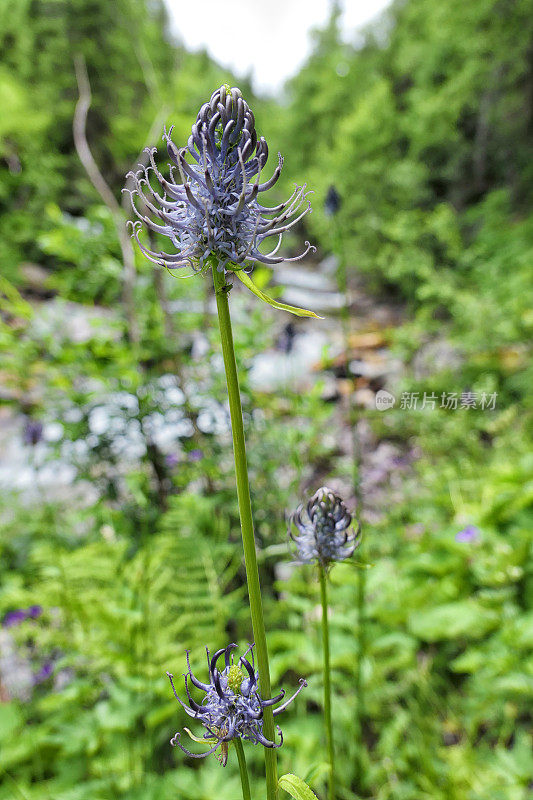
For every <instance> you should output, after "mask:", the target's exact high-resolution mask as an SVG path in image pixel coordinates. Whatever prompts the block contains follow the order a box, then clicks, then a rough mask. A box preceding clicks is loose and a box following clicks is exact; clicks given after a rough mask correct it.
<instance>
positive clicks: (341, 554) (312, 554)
mask: <svg viewBox="0 0 533 800" xmlns="http://www.w3.org/2000/svg"><path fill="white" fill-rule="evenodd" d="M293 526H294V527H295V528H296V529H297V531H298V532H297V533H294V530H293ZM351 526H352V515H351V514H349V513H348V510H347V509H346V506H345V505H344V502H343V501H342V500H341V498H340V497H339V496H338V495H336V494H334V493H333V492H332V491H331V490H330V489H328V488H326V487H325V486H323V487H322V488H321V489H319V490H318V491H317V492H316V494H314V495H313V497H312V498H311V499H310V500H309V502H308V503H307V505H306V506H305V507H304V506H303V505H300V506H298V508H297V509H296V511H295V512H294V513H293V514H291V516H290V517H289V536H290V537H291V539H292V541H293V542H294V543H295V544H296V548H297V551H298V558H299V559H300V561H301V562H303V563H304V564H311V563H313V562H315V561H316V562H317V563H319V564H321V566H322V567H324V568H327V567H328V566H329V565H330V564H331V562H333V561H344V559H346V558H349V557H350V556H351V555H352V554H353V552H354V550H355V548H356V547H358V546H359V544H360V542H361V526H360V525H357V528H355V529H354V528H352V527H351Z"/></svg>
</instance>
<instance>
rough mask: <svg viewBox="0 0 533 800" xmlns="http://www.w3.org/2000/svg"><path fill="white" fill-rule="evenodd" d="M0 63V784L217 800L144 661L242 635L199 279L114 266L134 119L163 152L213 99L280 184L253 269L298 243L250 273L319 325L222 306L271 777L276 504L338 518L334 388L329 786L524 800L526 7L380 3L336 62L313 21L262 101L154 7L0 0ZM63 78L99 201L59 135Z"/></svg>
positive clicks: (285, 607) (532, 93)
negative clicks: (229, 328)
mask: <svg viewBox="0 0 533 800" xmlns="http://www.w3.org/2000/svg"><path fill="white" fill-rule="evenodd" d="M199 24H201V21H200V22H199ZM251 35H256V32H251ZM0 54H1V57H0V108H1V109H2V110H1V115H0V264H1V276H0V341H1V347H2V358H1V365H0V396H1V400H2V407H1V408H0V441H1V447H2V454H1V455H0V482H1V484H2V487H3V488H2V498H1V499H0V520H1V533H0V576H1V577H0V621H1V622H2V625H1V628H0V798H2V800H3V798H24V799H25V800H45V799H46V800H48V798H54V800H109V798H127V799H128V800H134V799H135V800H136V799H137V798H139V800H140V799H141V798H142V800H150V799H151V798H153V799H154V800H156V799H157V800H166V798H168V799H169V800H170V798H172V800H182V799H183V800H191V798H195V800H204V799H205V800H208V799H209V800H212V798H213V797H215V796H216V797H217V798H219V799H220V800H225V799H226V798H227V800H230V798H232V800H233V798H235V797H237V796H239V792H240V788H239V783H238V774H237V771H236V765H235V764H234V763H233V760H232V759H230V763H229V764H228V766H227V767H226V768H225V769H223V768H221V767H220V766H219V765H218V763H217V762H216V760H215V759H214V758H209V759H208V761H207V762H205V763H200V765H198V763H194V762H192V761H191V760H189V761H187V760H185V758H184V757H182V754H181V753H177V752H175V751H174V750H173V749H172V748H171V747H170V746H169V739H170V736H172V735H173V733H174V732H175V731H176V730H179V729H180V728H182V727H183V724H184V722H185V719H184V718H183V714H182V713H181V711H180V709H179V707H178V706H177V704H176V702H175V700H174V699H173V697H172V695H171V693H170V688H169V686H168V683H167V680H166V677H165V672H166V670H170V671H173V672H174V673H175V674H177V675H180V674H181V672H182V671H183V670H184V668H185V656H184V651H185V649H186V648H189V649H191V651H192V662H193V666H194V665H197V666H198V671H197V674H199V675H200V676H201V675H202V669H203V667H202V666H201V665H202V664H203V663H204V662H203V660H202V657H203V658H204V659H205V654H204V650H203V648H204V645H205V644H207V645H209V647H210V648H212V649H214V648H216V647H221V646H223V645H225V644H226V642H227V641H230V640H236V641H239V642H241V643H243V642H245V641H247V640H248V637H249V636H250V635H251V632H250V624H249V614H248V608H247V603H246V596H245V589H244V583H243V576H244V573H243V564H242V561H241V555H240V554H241V549H240V544H239V542H240V532H239V524H238V515H237V508H236V499H235V493H234V477H233V464H232V456H231V439H230V436H229V428H228V416H227V412H226V406H225V396H226V395H225V392H226V390H225V383H224V376H223V372H222V365H221V358H220V355H219V344H218V335H217V328H216V319H215V318H214V317H213V315H212V296H211V287H210V283H209V280H207V279H204V278H202V277H198V276H197V277H194V278H191V279H190V280H183V281H182V280H177V279H176V278H174V277H172V276H170V275H168V274H167V273H164V272H162V271H160V270H158V269H154V268H153V265H151V264H150V263H148V262H147V261H146V260H145V259H143V257H142V256H141V255H140V254H139V253H138V252H133V250H130V249H129V247H130V245H129V243H128V241H125V240H124V236H123V231H124V220H125V219H126V217H127V215H128V213H129V212H128V210H127V207H126V205H124V206H123V203H124V199H123V198H124V195H121V189H122V188H123V187H124V185H125V174H126V173H127V172H128V170H129V169H131V168H132V167H133V166H135V164H136V163H137V161H138V160H139V159H140V158H141V157H142V150H143V147H145V146H146V145H154V144H158V143H160V141H161V139H160V135H161V130H162V127H163V124H167V125H168V124H174V125H175V129H174V141H175V142H176V143H178V144H184V143H185V141H186V138H187V136H188V133H189V130H190V126H191V124H192V123H193V121H194V120H195V117H196V114H197V111H198V109H199V108H200V106H201V105H202V103H203V102H205V101H206V100H207V99H208V98H209V97H210V95H211V93H212V92H213V91H214V89H216V88H217V87H218V86H220V85H221V84H222V83H224V82H229V83H230V84H231V85H235V84H236V85H239V87H240V88H241V90H242V91H243V94H244V96H245V98H246V99H247V100H248V102H249V104H250V106H251V107H252V108H253V110H254V112H255V113H256V120H257V129H258V131H259V133H260V134H263V135H265V136H266V138H267V141H268V142H269V145H270V150H271V153H276V152H277V151H278V150H279V151H281V152H282V154H283V155H284V157H285V168H284V176H283V180H282V181H280V184H282V185H281V186H280V189H279V199H284V196H285V195H287V194H289V193H290V192H291V191H292V185H293V182H294V181H298V182H300V183H301V182H307V183H308V185H309V187H310V188H312V189H313V190H314V192H315V194H314V196H313V198H312V202H313V208H314V212H313V214H312V215H311V216H310V217H308V218H307V219H306V230H302V231H301V232H300V233H301V234H302V235H301V236H300V237H298V241H297V240H296V237H294V240H292V239H291V240H289V242H288V250H287V252H289V251H290V250H291V248H293V249H294V253H295V252H297V251H298V250H299V248H300V245H301V241H302V240H303V238H304V237H307V238H309V239H310V240H312V241H314V242H315V243H316V244H317V245H318V248H319V249H318V252H317V254H316V258H315V259H314V261H313V262H311V263H310V262H308V263H307V264H306V265H305V266H304V267H302V268H301V269H300V268H298V270H296V269H295V268H294V267H293V268H287V267H283V268H281V269H280V270H279V271H277V270H274V271H269V270H266V269H261V270H257V271H256V272H255V275H256V279H257V282H258V283H260V284H261V285H262V286H266V285H269V287H270V288H269V291H272V292H277V293H278V294H279V293H282V292H283V291H285V292H286V296H287V297H288V296H289V294H290V299H289V302H295V303H298V304H300V303H301V304H302V305H306V304H309V305H311V304H313V303H314V305H311V307H313V308H315V310H317V311H319V312H320V311H321V310H322V309H323V310H324V312H327V313H326V314H325V315H326V320H325V321H324V322H320V321H312V322H310V321H305V322H303V321H300V320H298V321H294V320H291V319H289V318H288V317H287V316H286V315H284V314H283V313H282V312H274V311H273V310H272V309H271V308H269V307H267V306H265V305H264V304H260V303H259V302H258V301H256V300H255V298H253V297H252V296H251V295H249V294H248V295H247V294H246V293H245V292H241V291H239V290H238V289H237V288H235V289H234V290H233V292H232V298H231V300H232V305H233V307H234V314H235V340H236V346H237V351H238V352H237V356H238V360H239V363H240V365H241V366H242V367H243V372H244V373H245V374H244V380H243V394H244V397H243V401H244V406H245V409H244V410H245V417H246V426H247V439H248V448H249V461H250V469H251V482H252V499H253V507H254V514H255V522H256V532H257V538H258V544H259V546H260V561H261V570H262V580H263V586H264V590H265V608H266V614H267V630H268V631H269V646H270V649H271V653H272V673H273V683H274V686H278V685H283V686H284V687H285V688H287V689H288V688H290V687H291V685H296V680H297V677H298V676H300V675H305V676H306V677H308V680H309V688H308V689H307V690H306V692H305V693H303V694H302V695H301V696H300V697H299V698H298V700H297V702H296V703H295V708H291V710H290V711H288V712H287V713H286V715H285V718H284V724H283V730H284V734H285V744H284V746H283V748H282V749H281V751H279V752H280V759H281V768H282V769H283V771H292V772H295V773H297V774H299V775H301V776H302V777H304V778H305V777H307V779H308V780H309V782H310V783H311V785H312V786H313V788H314V789H315V791H317V793H318V794H319V795H321V794H322V793H323V780H324V769H323V765H322V764H321V761H322V757H321V753H322V751H323V748H322V728H321V722H320V719H321V717H320V707H321V697H322V694H321V685H320V683H321V678H320V674H321V656H320V632H319V622H320V615H319V612H317V608H318V603H319V600H318V588H317V586H316V582H315V580H314V576H313V574H312V570H309V569H307V570H306V569H300V568H296V569H295V568H293V567H292V566H291V556H290V555H289V554H288V552H287V546H286V525H285V513H286V511H287V510H289V511H290V510H292V509H293V508H294V507H295V506H296V504H297V503H298V502H300V501H301V500H302V499H303V498H304V497H305V496H306V495H308V494H311V493H312V492H314V491H315V490H316V489H317V488H318V486H320V485H322V484H324V483H326V484H331V485H332V487H333V488H336V489H338V490H339V491H342V493H343V494H344V495H345V498H346V499H347V501H348V503H349V504H352V505H353V503H354V501H355V494H356V493H355V489H354V480H353V477H354V476H353V469H352V457H351V437H350V431H349V429H348V427H347V425H346V421H345V420H346V405H347V402H348V398H349V397H351V398H352V399H354V401H355V408H356V418H357V424H356V433H357V443H358V451H359V458H360V465H359V470H358V475H357V476H356V477H357V482H358V483H359V484H360V489H361V498H362V499H361V504H360V507H359V511H360V516H361V520H362V524H363V535H364V541H363V545H362V547H361V549H360V551H358V552H359V553H360V556H359V558H360V561H363V562H365V563H366V564H369V565H370V567H369V568H368V569H364V568H363V567H361V566H357V565H354V564H351V565H349V564H342V565H339V566H337V567H336V568H335V569H334V570H333V571H332V584H333V585H332V591H331V606H332V621H331V625H332V648H333V669H334V676H333V678H334V692H335V696H334V705H333V715H334V722H335V737H336V746H337V750H338V754H339V767H338V770H339V776H340V782H341V783H342V793H341V796H342V797H343V798H355V797H360V798H376V799H377V800H389V798H390V799H391V800H422V798H428V800H430V799H431V800H525V799H526V797H528V796H530V795H529V792H530V791H531V788H532V785H533V783H532V781H533V756H532V750H531V717H532V715H531V711H532V708H533V610H532V600H533V561H532V557H531V556H532V538H531V521H532V514H531V501H532V497H533V459H532V455H531V430H532V426H531V391H530V388H531V382H532V371H531V361H530V350H529V348H528V343H530V341H531V331H532V328H533V311H532V308H531V302H530V300H531V281H532V273H533V268H532V264H533V214H532V207H531V197H532V191H533V160H532V141H533V137H532V134H533V3H532V2H531V0H476V2H470V3H469V2H464V0H443V1H442V2H439V3H435V2H431V1H430V0H406V1H405V2H397V3H395V4H393V5H392V7H391V8H390V9H389V10H388V11H387V12H386V13H385V14H384V15H383V17H382V18H381V19H380V20H379V21H378V22H377V23H376V24H375V25H373V26H371V27H369V28H368V29H367V30H366V31H365V33H364V35H361V37H360V39H359V41H358V43H357V45H356V46H355V45H349V44H346V43H344V42H343V40H342V38H341V36H340V31H339V11H338V9H337V8H335V7H334V8H333V11H332V15H331V19H330V21H329V23H328V25H327V26H326V27H325V28H324V29H323V30H320V31H316V32H315V34H314V40H313V49H312V53H311V55H310V57H309V59H308V60H307V62H306V63H305V65H304V66H303V67H302V69H301V70H300V72H299V73H298V74H297V75H296V76H295V77H294V78H293V79H292V80H291V81H290V82H289V84H288V86H287V87H286V92H285V95H284V97H283V98H282V99H280V100H277V99H270V100H265V99H264V98H260V97H255V98H254V96H253V92H252V87H251V86H249V85H246V81H244V82H243V81H242V80H240V81H238V82H236V80H235V78H234V77H233V76H231V75H228V73H227V72H226V71H224V70H222V69H221V68H220V67H219V66H217V64H215V63H213V62H212V61H211V60H210V59H209V57H208V56H207V55H206V54H203V53H191V52H188V51H187V49H186V48H185V47H184V46H179V45H177V44H175V43H174V42H173V41H172V38H171V36H170V35H169V33H168V21H167V19H166V14H165V9H164V6H163V4H162V3H161V2H160V0H115V1H114V2H112V3H109V2H107V0H68V2H66V1H65V2H61V1H59V0H58V1H56V2H51V1H50V0H1V2H0ZM75 65H76V66H77V71H78V80H79V81H80V82H81V86H82V90H83V89H84V77H85V68H86V72H87V76H88V80H89V82H90V90H91V93H92V102H91V106H90V110H89V112H88V117H87V124H86V126H85V131H84V130H83V125H80V126H79V130H78V134H79V135H81V139H80V141H81V140H82V139H83V134H85V135H86V140H87V142H88V146H89V148H90V151H91V153H92V157H93V159H94V164H95V165H97V168H98V170H99V172H100V174H101V176H104V178H105V181H106V182H107V185H108V187H109V189H108V192H109V195H110V197H107V200H106V201H105V202H104V200H103V199H102V196H101V195H100V194H99V193H98V192H97V191H96V190H95V188H94V186H93V183H92V182H91V180H90V178H89V175H88V173H87V170H86V169H85V168H84V166H83V165H82V163H81V161H80V158H79V155H78V152H77V150H76V146H75V140H74V135H73V120H74V115H75V108H76V103H77V101H78V81H77V78H76V71H75ZM86 88H87V87H86V86H85V89H86ZM80 113H81V112H80V107H78V121H80V120H81V121H82V122H83V120H82V117H81V116H80ZM80 141H78V145H79V144H80ZM82 144H83V142H82ZM159 149H160V154H159V157H160V159H161V164H162V165H163V166H165V164H166V156H165V153H164V152H162V148H161V147H160V148H159ZM271 160H272V158H271ZM94 164H93V166H94ZM165 169H166V167H165ZM267 169H268V167H267ZM163 171H164V170H163ZM332 184H333V185H335V187H336V189H337V191H338V194H339V196H340V198H341V204H340V208H339V210H338V213H336V214H335V215H334V216H329V217H328V216H327V215H326V214H325V213H324V200H325V198H326V195H327V192H328V189H329V187H330V186H331V185H332ZM276 191H277V189H276ZM104 194H105V192H104ZM274 194H275V192H274ZM126 199H127V196H126ZM272 199H273V200H274V201H275V197H273V198H272ZM269 204H270V205H273V204H274V202H270V203H269ZM341 268H346V271H347V278H348V284H349V293H350V298H351V307H350V312H351V313H350V320H349V325H350V330H349V333H348V341H347V342H346V341H345V338H343V332H342V325H341V322H340V316H339V305H340V304H342V303H341V301H342V297H341V295H339V293H338V292H337V290H336V288H335V278H336V277H338V274H336V271H337V273H339V271H341V272H342V270H341ZM291 282H292V288H291V287H290V284H291ZM280 283H285V284H286V285H287V286H288V287H289V288H288V289H286V290H283V289H282V287H281V286H280V285H279V284H280ZM341 288H342V287H341ZM322 290H323V291H322ZM310 295H311V296H310ZM339 297H340V301H339ZM325 299H327V300H328V302H329V303H330V307H329V308H325ZM288 323H292V324H291V325H289V324H288ZM344 334H346V328H345V330H344ZM346 345H347V346H346ZM306 359H307V360H306ZM302 364H304V365H306V366H305V368H304V369H302V368H301V367H302ZM265 376H266V377H265ZM380 389H386V390H388V391H390V392H392V393H393V394H394V395H395V397H396V405H395V407H394V408H393V409H390V410H388V411H387V412H381V411H379V410H376V407H375V400H374V398H375V394H376V392H377V391H378V390H380ZM404 392H407V393H408V394H409V396H410V397H411V401H410V404H411V405H413V401H412V397H413V394H414V393H418V397H419V399H418V404H417V408H414V407H411V408H406V407H403V408H402V402H401V400H400V398H401V397H403V396H404V395H403V393H404ZM424 393H426V396H427V397H429V396H431V395H433V394H434V395H435V397H436V402H434V407H433V408H432V407H431V403H430V402H429V401H428V402H427V403H426V405H425V407H424V408H423V407H422V406H423V402H422V398H423V396H424ZM443 393H445V394H447V395H448V394H450V393H456V394H457V396H458V398H459V404H458V407H457V408H456V409H454V408H453V407H448V408H446V407H441V406H442V403H441V397H442V394H443ZM463 393H471V394H470V395H468V397H470V399H472V398H473V399H474V401H475V402H476V407H473V405H472V404H470V405H469V404H468V402H467V401H465V402H466V405H465V403H463V404H462V405H463V407H462V408H461V396H463V397H465V396H466V395H464V394H463ZM490 397H493V398H494V399H493V403H492V405H493V407H483V406H486V405H487V403H485V401H483V403H482V398H490ZM406 404H407V403H406V402H404V403H403V405H404V406H405V405H406ZM488 405H489V406H490V403H488ZM363 573H364V575H365V579H366V581H365V582H366V595H365V605H364V608H363V615H362V617H361V615H359V614H358V612H357V596H358V592H359V591H360V588H361V580H362V579H361V575H362V574H363ZM359 656H360V657H361V658H359ZM358 664H360V665H361V671H360V673H359V671H358V666H357V665H358ZM356 690H357V691H356ZM357 693H358V694H359V696H360V697H361V698H362V699H363V705H362V707H360V711H361V713H362V731H361V735H362V740H363V742H364V745H362V744H361V743H360V740H359V739H360V737H359V731H357V730H356V726H355V725H354V719H355V714H356V695H357ZM195 732H196V733H198V731H195ZM247 752H249V759H250V761H251V764H252V768H253V769H254V770H255V774H256V775H257V776H258V779H259V777H260V775H261V764H262V754H261V753H260V752H259V748H252V747H248V748H247ZM258 785H259V784H258Z"/></svg>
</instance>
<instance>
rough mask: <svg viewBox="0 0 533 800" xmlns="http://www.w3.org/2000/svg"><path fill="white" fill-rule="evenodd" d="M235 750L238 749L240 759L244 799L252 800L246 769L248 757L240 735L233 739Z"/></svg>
mask: <svg viewBox="0 0 533 800" xmlns="http://www.w3.org/2000/svg"><path fill="white" fill-rule="evenodd" d="M233 744H234V745H235V750H236V751H237V758H238V760H239V772H240V773H241V786H242V800H252V796H251V794H250V782H249V780H248V770H247V769H246V758H245V756H244V748H243V746H242V741H241V739H239V738H238V737H237V738H236V739H234V740H233Z"/></svg>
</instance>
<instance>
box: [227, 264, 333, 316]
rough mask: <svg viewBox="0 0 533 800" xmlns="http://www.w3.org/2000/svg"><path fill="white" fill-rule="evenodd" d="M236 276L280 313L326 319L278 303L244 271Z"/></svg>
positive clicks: (305, 310) (304, 310)
mask: <svg viewBox="0 0 533 800" xmlns="http://www.w3.org/2000/svg"><path fill="white" fill-rule="evenodd" d="M234 275H236V276H237V278H238V279H239V280H240V281H241V283H244V285H245V286H246V288H247V289H249V290H250V291H251V292H252V293H253V294H255V296H256V297H258V298H259V299H260V300H262V301H263V302H264V303H268V304H269V305H270V306H272V307H273V308H279V309H280V311H288V312H289V313H290V314H295V315H296V316H297V317H314V318H315V319H324V317H319V316H318V314H315V312H314V311H307V309H305V308H297V307H296V306H288V305H287V304H286V303H278V301H277V300H274V299H273V298H272V297H270V296H269V295H268V294H265V292H262V291H261V289H259V288H258V287H257V286H256V285H255V283H254V282H253V281H252V279H251V278H250V276H249V275H247V274H246V272H245V271H244V270H242V269H239V270H235V272H234Z"/></svg>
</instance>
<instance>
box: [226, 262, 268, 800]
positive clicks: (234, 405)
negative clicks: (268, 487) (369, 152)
mask: <svg viewBox="0 0 533 800" xmlns="http://www.w3.org/2000/svg"><path fill="white" fill-rule="evenodd" d="M213 284H214V287H215V296H216V302H217V312H218V325H219V328H220V340H221V342H222V356H223V358H224V368H225V370H226V383H227V386H228V398H229V408H230V416H231V430H232V435H233V454H234V457H235V477H236V481H237V499H238V501H239V515H240V518H241V532H242V544H243V548H244V563H245V566H246V580H247V583H248V597H249V600H250V612H251V616H252V628H253V632H254V640H255V652H256V655H257V665H258V671H259V683H260V686H261V696H262V697H263V699H264V700H267V699H269V698H270V696H271V691H270V671H269V667H268V651H267V643H266V633H265V622H264V619H263V603H262V600H261V588H260V585H259V570H258V568H257V558H256V552H255V539H254V527H253V520H252V504H251V501H250V484H249V481H248V467H247V464H246V446H245V441H244V426H243V423H242V407H241V395H240V391H239V379H238V375H237V365H236V363H235V350H234V347H233V333H232V330H231V317H230V313H229V302H228V292H229V289H230V287H229V286H228V285H227V284H226V278H225V275H224V272H219V271H218V269H217V265H216V264H214V265H213ZM263 732H264V735H265V736H266V738H267V739H270V741H271V742H273V741H274V717H273V714H272V708H271V707H270V706H267V707H266V708H265V710H264V718H263ZM264 750H265V770H266V785H267V798H268V800H276V797H277V792H278V776H277V764H276V751H275V750H274V749H272V748H264Z"/></svg>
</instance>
